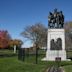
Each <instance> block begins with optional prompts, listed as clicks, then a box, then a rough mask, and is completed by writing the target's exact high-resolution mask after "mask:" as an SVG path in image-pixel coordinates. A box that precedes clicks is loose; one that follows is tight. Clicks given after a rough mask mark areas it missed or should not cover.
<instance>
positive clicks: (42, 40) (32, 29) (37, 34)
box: [21, 23, 47, 47]
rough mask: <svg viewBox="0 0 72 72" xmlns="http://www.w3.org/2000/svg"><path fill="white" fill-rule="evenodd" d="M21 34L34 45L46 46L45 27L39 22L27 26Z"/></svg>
mask: <svg viewBox="0 0 72 72" xmlns="http://www.w3.org/2000/svg"><path fill="white" fill-rule="evenodd" d="M21 35H22V36H23V37H24V38H27V39H29V40H31V41H32V42H33V44H34V45H36V44H37V45H38V47H42V46H46V44H47V28H46V27H45V26H44V25H43V24H41V23H36V24H35V25H31V26H27V27H26V28H25V29H24V31H23V32H22V33H21Z"/></svg>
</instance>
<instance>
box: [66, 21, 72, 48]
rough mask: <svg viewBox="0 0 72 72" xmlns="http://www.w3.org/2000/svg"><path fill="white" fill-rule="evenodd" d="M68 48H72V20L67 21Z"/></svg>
mask: <svg viewBox="0 0 72 72" xmlns="http://www.w3.org/2000/svg"><path fill="white" fill-rule="evenodd" d="M65 37H66V39H65V40H66V49H72V44H71V43H72V22H66V23H65Z"/></svg>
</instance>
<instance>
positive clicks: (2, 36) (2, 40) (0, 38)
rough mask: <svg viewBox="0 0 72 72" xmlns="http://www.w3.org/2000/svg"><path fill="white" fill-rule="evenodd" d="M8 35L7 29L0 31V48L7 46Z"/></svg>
mask: <svg viewBox="0 0 72 72" xmlns="http://www.w3.org/2000/svg"><path fill="white" fill-rule="evenodd" d="M9 40H10V35H9V33H8V31H0V48H7V47H8V41H9Z"/></svg>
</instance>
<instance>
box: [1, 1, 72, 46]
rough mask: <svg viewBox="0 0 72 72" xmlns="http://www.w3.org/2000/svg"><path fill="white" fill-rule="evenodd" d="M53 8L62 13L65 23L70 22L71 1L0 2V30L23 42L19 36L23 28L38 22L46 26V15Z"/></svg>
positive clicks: (71, 16)
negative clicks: (6, 31)
mask: <svg viewBox="0 0 72 72" xmlns="http://www.w3.org/2000/svg"><path fill="white" fill-rule="evenodd" d="M55 8H57V9H58V10H59V11H60V10H62V11H63V14H64V16H65V21H72V0H0V30H8V32H9V34H10V35H11V37H12V38H13V39H21V40H22V41H24V38H23V37H22V36H21V35H20V33H21V32H22V31H23V30H24V28H25V27H26V26H28V25H32V24H35V23H38V22H41V23H42V24H44V25H45V26H48V18H47V17H48V13H49V11H51V12H52V11H53V10H54V9H55ZM28 45H30V42H29V41H27V42H26V43H25V42H24V46H28Z"/></svg>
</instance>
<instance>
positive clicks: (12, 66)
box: [0, 50, 72, 72]
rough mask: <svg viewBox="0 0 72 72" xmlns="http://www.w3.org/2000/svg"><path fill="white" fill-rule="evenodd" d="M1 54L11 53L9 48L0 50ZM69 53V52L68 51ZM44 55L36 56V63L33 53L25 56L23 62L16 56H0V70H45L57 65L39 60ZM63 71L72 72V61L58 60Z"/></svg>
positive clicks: (13, 71) (23, 71) (9, 71)
mask: <svg viewBox="0 0 72 72" xmlns="http://www.w3.org/2000/svg"><path fill="white" fill-rule="evenodd" d="M0 53H1V54H13V51H11V50H5V51H3V50H0ZM70 55H71V53H70ZM43 57H45V55H39V56H38V64H36V63H35V55H29V56H28V57H27V56H26V57H25V60H24V62H22V61H19V60H18V57H17V56H14V57H4V58H0V72H45V71H46V69H47V68H48V67H50V66H52V65H55V66H56V65H57V62H52V61H48V62H45V61H41V59H42V58H43ZM60 66H62V67H63V68H64V70H65V72H72V62H71V61H69V62H68V61H63V62H60Z"/></svg>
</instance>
